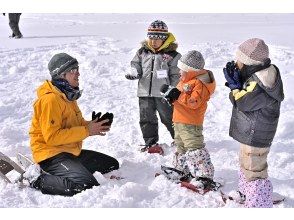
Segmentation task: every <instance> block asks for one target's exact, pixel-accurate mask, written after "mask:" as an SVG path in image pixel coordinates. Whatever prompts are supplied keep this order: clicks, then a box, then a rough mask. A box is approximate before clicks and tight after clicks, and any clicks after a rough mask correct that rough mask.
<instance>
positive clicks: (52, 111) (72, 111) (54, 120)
mask: <svg viewBox="0 0 294 220" xmlns="http://www.w3.org/2000/svg"><path fill="white" fill-rule="evenodd" d="M37 95H38V99H37V100H36V102H35V103H34V114H33V119H32V125H31V128H30V132H29V134H30V139H31V140H30V142H31V143H30V144H31V149H32V154H33V158H34V161H35V162H36V163H39V162H41V161H43V160H46V159H47V158H50V157H53V156H55V155H57V154H59V153H61V152H68V153H71V154H74V155H76V156H78V155H79V154H80V152H81V148H82V140H84V139H85V138H86V137H88V136H89V130H88V127H87V124H88V122H87V121H85V120H84V118H83V117H82V113H81V111H80V109H79V107H78V105H77V102H76V101H69V100H68V99H67V98H66V96H65V94H64V93H62V92H61V91H60V90H58V89H57V88H56V87H55V86H53V85H52V83H51V82H50V81H48V80H47V81H45V82H44V84H43V85H41V86H40V87H39V88H38V89H37Z"/></svg>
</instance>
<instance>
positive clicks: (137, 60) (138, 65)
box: [131, 49, 143, 76]
mask: <svg viewBox="0 0 294 220" xmlns="http://www.w3.org/2000/svg"><path fill="white" fill-rule="evenodd" d="M141 54H142V51H141V49H139V50H138V51H137V53H136V55H135V56H134V58H133V59H132V60H131V68H134V69H136V70H137V72H138V74H139V75H140V76H142V73H143V71H142V58H141Z"/></svg>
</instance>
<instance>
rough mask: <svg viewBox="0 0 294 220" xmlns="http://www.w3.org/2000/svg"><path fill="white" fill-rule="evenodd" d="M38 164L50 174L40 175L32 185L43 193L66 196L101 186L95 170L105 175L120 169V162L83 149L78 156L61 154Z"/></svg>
mask: <svg viewBox="0 0 294 220" xmlns="http://www.w3.org/2000/svg"><path fill="white" fill-rule="evenodd" d="M39 164H40V167H41V168H42V170H43V171H45V172H47V173H48V174H47V173H46V174H45V173H43V174H41V176H40V177H39V178H38V179H37V180H36V181H35V182H34V183H33V184H32V186H33V187H34V188H37V189H40V190H41V192H42V193H44V194H51V195H63V196H73V195H75V194H76V193H79V192H81V191H82V190H85V189H89V188H92V187H93V186H99V183H98V182H97V180H96V179H95V177H94V176H93V173H94V172H96V171H98V172H100V173H102V174H104V173H108V172H110V171H112V170H116V169H118V168H119V163H118V161H117V160H116V159H114V158H113V157H110V156H108V155H105V154H102V153H99V152H95V151H90V150H82V152H81V154H80V155H79V156H74V155H72V154H70V153H60V154H58V155H56V156H54V157H51V158H49V159H47V160H44V161H42V162H40V163H39Z"/></svg>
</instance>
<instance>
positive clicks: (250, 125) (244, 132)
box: [229, 65, 284, 147]
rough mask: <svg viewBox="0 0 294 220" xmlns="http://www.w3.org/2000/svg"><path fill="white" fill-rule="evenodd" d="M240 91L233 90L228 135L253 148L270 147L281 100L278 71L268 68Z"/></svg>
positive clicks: (280, 83) (282, 96)
mask: <svg viewBox="0 0 294 220" xmlns="http://www.w3.org/2000/svg"><path fill="white" fill-rule="evenodd" d="M243 88H244V89H242V90H233V91H232V92H231V93H230V100H231V102H232V103H233V111H232V118H231V124H230V133H229V134H230V136H231V137H233V138H234V139H235V140H237V141H239V142H240V143H243V144H247V145H250V146H253V147H270V146H271V144H272V141H273V138H274V136H275V133H276V130H277V125H278V120H279V116H280V106H281V102H282V101H283V99H284V93H283V83H282V80H281V76H280V72H279V69H278V68H277V67H276V66H274V65H271V66H270V67H269V68H267V69H264V70H261V71H258V72H256V73H254V74H253V75H252V76H251V77H250V78H249V79H248V80H247V81H246V82H245V83H244V85H243Z"/></svg>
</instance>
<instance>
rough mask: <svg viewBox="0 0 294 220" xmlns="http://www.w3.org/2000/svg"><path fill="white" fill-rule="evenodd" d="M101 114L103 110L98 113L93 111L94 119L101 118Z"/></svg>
mask: <svg viewBox="0 0 294 220" xmlns="http://www.w3.org/2000/svg"><path fill="white" fill-rule="evenodd" d="M100 116H101V112H98V113H97V114H95V111H93V112H92V121H94V120H95V119H96V118H98V120H99V118H100Z"/></svg>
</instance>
